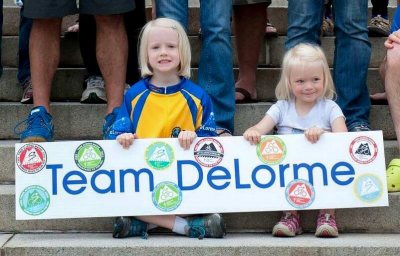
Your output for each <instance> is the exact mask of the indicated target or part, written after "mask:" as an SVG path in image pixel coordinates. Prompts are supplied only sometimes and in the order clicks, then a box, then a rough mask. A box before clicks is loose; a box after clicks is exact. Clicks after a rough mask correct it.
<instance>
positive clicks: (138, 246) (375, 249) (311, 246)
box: [0, 0, 400, 256]
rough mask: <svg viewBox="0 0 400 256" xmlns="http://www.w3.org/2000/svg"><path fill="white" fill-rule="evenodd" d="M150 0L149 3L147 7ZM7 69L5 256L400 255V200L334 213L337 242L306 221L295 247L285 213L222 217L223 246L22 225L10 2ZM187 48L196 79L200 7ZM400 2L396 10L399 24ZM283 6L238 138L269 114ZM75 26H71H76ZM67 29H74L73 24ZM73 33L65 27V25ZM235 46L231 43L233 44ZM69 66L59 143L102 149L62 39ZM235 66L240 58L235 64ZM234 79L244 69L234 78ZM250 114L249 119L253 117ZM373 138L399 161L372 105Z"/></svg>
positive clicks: (58, 83)
mask: <svg viewBox="0 0 400 256" xmlns="http://www.w3.org/2000/svg"><path fill="white" fill-rule="evenodd" d="M150 2H151V1H150V0H146V3H147V4H148V5H149V4H150ZM4 6H5V7H4V35H3V52H2V53H3V64H4V66H5V70H4V75H3V77H2V78H1V80H0V120H1V122H0V159H1V160H0V255H1V256H9V255H28V254H29V255H107V256H112V255H155V254H159V255H170V254H173V255H223V254H225V255H226V254H232V255H379V256H381V255H400V243H399V239H400V217H399V212H400V193H392V194H390V195H389V201H390V207H382V208H363V209H341V210H338V211H337V221H338V226H339V229H340V232H341V234H340V237H339V238H337V239H317V238H315V237H314V236H313V234H312V232H313V231H314V229H315V219H316V214H317V213H316V211H311V212H307V214H306V215H305V216H304V218H303V219H302V226H303V228H304V230H305V231H306V233H307V234H304V235H301V236H298V237H296V238H293V239H282V238H272V237H271V235H270V232H271V229H272V227H273V225H274V223H275V222H276V221H277V220H278V219H279V216H280V213H279V212H268V213H231V214H224V217H225V218H226V222H227V229H228V235H227V237H226V238H225V239H204V240H201V241H200V240H197V239H188V238H186V237H179V236H175V235H171V234H160V233H157V234H151V235H150V237H149V239H148V240H142V239H140V238H131V239H123V240H117V239H112V238H111V234H110V232H111V229H112V227H111V226H112V219H111V218H87V219H62V220H35V221H16V220H15V186H14V183H15V177H14V168H15V167H14V144H15V143H16V142H17V140H18V137H17V136H16V135H15V134H14V133H13V128H14V125H15V124H16V123H17V122H18V121H20V120H22V119H24V118H26V116H27V114H28V112H29V109H30V106H29V105H21V104H20V103H19V100H20V97H21V94H22V90H21V88H20V86H19V85H18V82H17V80H16V73H17V69H16V65H17V63H16V61H17V59H16V52H17V45H18V43H17V41H18V24H19V9H18V8H16V7H14V6H13V4H12V0H5V1H4ZM190 6H191V12H190V15H191V23H190V24H191V25H190V34H191V36H190V41H191V44H192V49H193V74H194V80H196V76H197V66H198V60H199V49H200V45H201V42H200V39H199V38H198V35H197V32H198V26H199V23H198V21H197V20H198V19H197V18H198V3H197V2H196V1H192V0H191V1H190ZM395 6H396V1H394V0H390V8H389V14H390V15H392V14H393V12H394V10H395ZM286 13H287V2H286V0H274V1H273V4H272V6H271V7H270V9H269V18H270V20H271V21H272V22H273V24H274V25H275V26H276V27H277V28H278V31H279V32H280V36H279V37H277V38H266V39H265V47H263V50H262V53H261V54H260V59H259V68H258V71H257V72H258V81H257V83H258V84H257V90H258V95H259V98H260V99H262V102H260V103H257V104H244V105H237V106H236V111H237V112H236V117H235V130H236V134H237V135H241V134H242V133H243V131H244V130H245V129H246V128H247V127H249V126H250V125H252V124H254V123H255V122H257V121H258V120H259V119H260V118H261V116H263V115H264V113H265V111H266V110H267V109H268V108H269V106H270V105H271V99H273V98H274V87H275V85H276V82H277V80H278V79H279V75H280V68H279V66H280V63H281V60H282V53H283V42H284V41H285V34H286V27H287V21H286V19H282V17H286ZM74 19H75V18H74V17H69V22H70V21H71V20H74ZM66 23H68V21H67V22H66ZM64 26H66V25H64ZM233 39H234V38H233V37H232V41H234V40H233ZM384 40H385V39H384V38H370V41H371V43H372V46H373V53H372V57H371V62H370V68H369V74H368V86H369V89H370V92H371V93H374V92H378V91H381V90H382V88H383V86H382V84H381V81H380V79H379V74H378V73H379V72H378V66H379V64H380V62H381V60H382V59H383V57H384V56H385V50H384V48H383V42H384ZM322 46H323V48H324V50H325V51H326V53H327V56H328V60H329V63H330V64H332V62H333V57H332V56H333V49H334V38H332V37H325V38H323V39H322ZM61 56H62V59H61V64H60V68H59V70H58V72H57V74H56V79H55V81H54V86H53V90H52V100H53V102H54V103H53V104H52V111H53V116H54V122H55V127H56V130H55V138H56V140H71V139H74V140H84V139H100V138H101V125H102V122H103V120H102V117H103V116H104V113H105V105H82V104H80V103H79V98H80V96H81V93H82V80H83V76H84V74H85V70H84V69H83V67H82V60H81V57H80V53H79V48H78V44H77V39H76V38H73V37H67V38H63V39H62V55H61ZM236 63H237V60H236V57H235V64H236ZM235 73H237V69H236V68H235ZM249 113H251V115H249ZM371 123H372V127H373V128H374V129H379V130H383V132H384V139H385V154H386V161H390V159H392V158H393V157H395V156H397V155H398V152H397V149H396V141H395V140H396V137H395V133H394V131H393V124H392V121H391V117H390V113H389V109H388V106H386V105H374V106H373V107H372V112H371Z"/></svg>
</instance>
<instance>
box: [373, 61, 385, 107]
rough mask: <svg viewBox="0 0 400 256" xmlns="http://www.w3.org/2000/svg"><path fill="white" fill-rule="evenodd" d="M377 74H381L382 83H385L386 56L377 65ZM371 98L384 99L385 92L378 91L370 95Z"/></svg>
mask: <svg viewBox="0 0 400 256" xmlns="http://www.w3.org/2000/svg"><path fill="white" fill-rule="evenodd" d="M379 75H380V76H381V80H382V83H383V84H385V75H386V57H385V58H384V59H383V61H382V63H381V65H380V66H379ZM371 99H373V100H386V92H378V93H374V94H372V95H371Z"/></svg>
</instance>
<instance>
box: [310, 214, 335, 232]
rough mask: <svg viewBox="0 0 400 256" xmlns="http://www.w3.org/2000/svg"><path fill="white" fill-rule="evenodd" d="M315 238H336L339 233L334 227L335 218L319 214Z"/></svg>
mask: <svg viewBox="0 0 400 256" xmlns="http://www.w3.org/2000/svg"><path fill="white" fill-rule="evenodd" d="M315 236H316V237H338V236H339V232H338V229H337V226H336V220H335V216H333V215H331V214H329V213H321V214H319V215H318V219H317V230H316V231H315Z"/></svg>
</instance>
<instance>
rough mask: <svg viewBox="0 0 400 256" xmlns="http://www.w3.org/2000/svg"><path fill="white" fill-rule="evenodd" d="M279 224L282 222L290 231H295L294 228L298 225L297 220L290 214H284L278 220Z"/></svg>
mask: <svg viewBox="0 0 400 256" xmlns="http://www.w3.org/2000/svg"><path fill="white" fill-rule="evenodd" d="M280 222H283V223H284V224H285V225H286V226H289V227H290V228H291V229H293V230H296V229H297V228H296V226H297V225H298V220H297V218H296V217H295V216H294V215H293V214H291V213H288V212H287V213H285V216H283V217H282V218H281V220H280Z"/></svg>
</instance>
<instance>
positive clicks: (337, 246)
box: [1, 233, 400, 256]
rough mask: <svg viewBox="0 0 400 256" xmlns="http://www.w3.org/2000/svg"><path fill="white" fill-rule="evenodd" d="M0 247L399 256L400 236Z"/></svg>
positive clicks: (16, 240) (18, 251)
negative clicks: (399, 241)
mask: <svg viewBox="0 0 400 256" xmlns="http://www.w3.org/2000/svg"><path fill="white" fill-rule="evenodd" d="M3 237H4V238H3V240H6V239H9V240H8V242H7V243H5V244H4V245H3V247H2V248H1V253H4V254H2V255H4V256H20V255H41V256H46V255H58V256H67V255H68V256H69V255H97V256H116V255H142V256H146V255H195V256H200V255H243V256H244V255H254V256H258V255H260V256H261V255H281V256H289V255H307V256H317V255H318V256H330V255H344V256H345V255H352V256H365V255H370V256H383V255H399V253H400V246H399V243H398V240H399V239H400V235H398V234H396V235H394V234H343V235H340V237H339V238H335V239H321V238H315V237H314V236H313V235H312V234H304V235H301V236H298V237H296V238H295V239H294V238H293V239H288V238H275V237H271V236H270V235H269V234H245V233H240V234H228V235H227V236H226V237H225V238H224V239H203V240H198V239H190V238H187V237H182V236H177V235H165V234H162V235H161V234H160V235H151V236H150V237H149V239H147V240H144V239H141V238H128V239H118V240H116V239H113V238H111V233H107V234H91V233H83V234H16V235H7V234H6V235H3Z"/></svg>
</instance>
